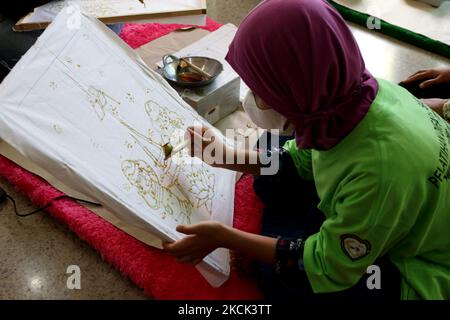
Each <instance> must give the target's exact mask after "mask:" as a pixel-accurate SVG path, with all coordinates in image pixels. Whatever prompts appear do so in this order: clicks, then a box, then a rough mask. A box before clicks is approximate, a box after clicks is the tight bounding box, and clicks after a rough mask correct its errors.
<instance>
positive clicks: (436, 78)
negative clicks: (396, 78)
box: [401, 69, 450, 89]
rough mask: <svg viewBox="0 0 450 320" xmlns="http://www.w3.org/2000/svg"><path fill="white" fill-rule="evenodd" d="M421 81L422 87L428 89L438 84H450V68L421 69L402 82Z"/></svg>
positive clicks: (420, 85)
mask: <svg viewBox="0 0 450 320" xmlns="http://www.w3.org/2000/svg"><path fill="white" fill-rule="evenodd" d="M414 82H420V84H419V87H420V88H421V89H427V88H430V87H432V86H434V85H437V84H444V83H447V84H449V85H450V69H432V70H421V71H417V72H416V73H415V74H413V75H412V76H410V77H409V78H408V79H406V80H404V81H402V82H401V84H410V83H414Z"/></svg>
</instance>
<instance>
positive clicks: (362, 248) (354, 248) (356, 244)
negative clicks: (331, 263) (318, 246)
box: [341, 234, 371, 261]
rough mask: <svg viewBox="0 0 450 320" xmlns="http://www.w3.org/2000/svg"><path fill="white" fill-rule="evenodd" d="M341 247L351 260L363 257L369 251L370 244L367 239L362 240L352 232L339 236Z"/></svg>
mask: <svg viewBox="0 0 450 320" xmlns="http://www.w3.org/2000/svg"><path fill="white" fill-rule="evenodd" d="M341 248H342V250H343V251H344V252H345V254H346V255H347V256H348V257H349V258H350V259H352V260H353V261H355V260H359V259H361V258H364V257H365V256H367V255H368V254H369V253H370V249H371V245H370V242H369V241H367V240H362V239H361V238H359V237H358V236H355V235H354V234H344V235H342V236H341Z"/></svg>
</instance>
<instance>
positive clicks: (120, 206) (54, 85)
mask: <svg viewBox="0 0 450 320" xmlns="http://www.w3.org/2000/svg"><path fill="white" fill-rule="evenodd" d="M74 14H77V15H78V17H77V19H78V22H79V24H78V25H75V26H76V27H74V24H72V23H69V22H71V21H72V22H73V19H74V17H73V15H74ZM75 20H76V19H75ZM196 121H198V122H200V123H202V124H203V125H205V126H210V125H209V124H208V123H207V122H206V121H205V120H203V119H202V118H200V117H199V116H198V114H197V113H196V112H195V111H193V110H192V109H191V108H190V107H189V105H187V104H186V103H185V102H184V101H183V100H182V99H181V98H180V97H179V96H178V95H177V93H176V92H175V91H174V90H173V89H172V88H171V87H170V86H169V85H168V84H167V82H166V81H165V80H163V79H162V78H161V77H160V76H159V75H158V74H156V73H155V72H154V71H152V70H151V69H150V68H148V67H147V66H146V65H145V64H144V63H143V62H142V60H141V59H140V58H139V57H138V56H137V55H136V54H135V53H134V52H133V51H132V50H131V49H130V48H129V47H128V46H127V45H126V44H125V43H123V41H122V40H121V39H120V38H119V37H118V36H117V35H116V34H114V32H112V31H111V30H109V29H108V28H107V27H106V26H105V25H104V24H103V23H101V22H100V21H98V20H97V19H95V18H92V17H89V16H87V15H85V14H81V13H80V12H75V13H74V12H68V11H66V10H63V11H61V13H60V14H59V15H58V16H57V17H56V18H55V20H54V22H53V23H52V24H51V25H50V26H49V27H48V28H47V30H46V31H45V32H44V33H43V35H42V36H41V37H40V38H39V39H38V40H37V42H36V44H35V45H34V46H33V47H32V48H31V49H30V50H29V51H28V52H27V53H26V54H25V55H24V56H23V58H22V59H21V60H20V61H19V62H18V63H17V65H16V66H15V67H14V69H13V70H12V71H11V73H10V74H9V75H8V76H7V78H5V80H4V81H3V83H2V84H1V85H0V137H1V138H2V139H3V140H5V141H6V142H7V143H8V144H10V145H11V146H12V147H14V148H15V149H16V150H18V151H19V152H20V153H21V154H23V155H24V156H25V157H27V158H28V159H30V160H31V161H33V162H34V163H36V164H37V165H38V166H40V167H42V168H43V169H44V170H46V171H48V172H49V173H51V174H52V175H54V176H55V178H56V179H58V180H60V181H63V182H64V183H65V184H66V185H67V186H68V187H70V188H72V189H74V190H75V191H77V192H80V193H82V194H86V195H89V196H90V197H91V198H93V199H94V200H95V201H97V202H99V203H101V204H102V205H103V206H104V207H105V208H107V209H108V210H110V211H112V212H113V213H114V214H115V215H117V217H118V218H120V219H121V220H123V221H125V222H127V223H129V224H131V225H135V226H136V227H138V228H140V229H142V230H146V231H148V232H149V233H151V234H155V235H157V236H159V237H160V238H162V239H165V240H177V239H180V238H182V237H184V235H182V234H179V233H178V232H176V231H175V227H176V225H178V224H180V223H196V222H199V221H204V220H210V219H213V220H218V221H221V222H223V223H225V224H227V225H231V224H232V221H233V209H234V187H235V173H233V172H230V171H227V170H222V169H215V168H211V167H208V166H206V165H205V164H203V163H201V162H199V161H198V162H197V163H196V164H190V163H188V162H187V161H190V160H191V158H190V157H189V156H188V155H187V154H186V153H185V152H184V153H181V154H180V155H178V156H175V157H174V158H173V159H172V160H171V161H169V162H167V163H165V162H163V161H162V160H163V157H164V156H163V152H162V150H161V146H160V145H162V144H164V143H166V142H171V143H173V144H175V143H177V142H179V141H182V139H183V135H184V131H185V129H186V127H187V126H189V125H192V124H194V123H195V122H196ZM199 270H200V272H202V274H204V275H206V278H207V280H208V281H209V282H210V283H211V284H212V285H213V286H220V285H221V284H222V283H223V282H224V281H226V279H227V277H228V275H229V253H228V251H227V250H224V249H219V250H216V251H215V252H213V253H212V254H211V255H209V256H208V257H206V258H205V260H204V262H202V264H200V265H199Z"/></svg>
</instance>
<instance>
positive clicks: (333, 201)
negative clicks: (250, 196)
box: [285, 80, 450, 299]
mask: <svg viewBox="0 0 450 320" xmlns="http://www.w3.org/2000/svg"><path fill="white" fill-rule="evenodd" d="M378 82H379V85H380V89H379V93H378V95H377V98H376V100H375V101H374V103H373V104H372V106H371V108H370V111H369V112H368V114H367V115H366V116H365V118H364V119H363V120H362V121H361V123H360V124H359V125H358V126H357V127H356V128H355V129H354V130H353V131H352V132H351V133H350V134H349V135H348V136H347V137H346V138H345V139H344V140H342V141H341V142H340V143H339V144H338V145H336V146H335V147H334V148H332V149H331V150H328V151H315V150H300V149H297V147H296V145H295V141H288V142H287V143H286V145H285V149H287V151H288V152H289V154H290V155H291V156H292V158H293V159H294V162H295V164H296V167H297V170H298V172H299V174H300V175H301V176H302V177H303V178H305V179H311V180H312V179H314V181H315V184H316V188H317V192H318V194H319V197H320V200H321V201H320V204H319V205H318V208H319V209H320V210H321V211H322V212H323V213H324V214H325V215H326V221H325V222H324V224H323V226H322V227H321V229H320V231H319V232H318V233H317V234H315V235H313V236H311V237H309V238H308V239H307V240H306V243H305V251H304V265H305V270H306V273H307V275H308V278H309V280H310V282H311V285H312V288H313V290H314V291H315V292H317V293H323V292H336V291H341V290H344V289H347V288H349V287H352V286H353V285H355V284H356V283H357V282H358V280H359V279H360V278H361V277H362V276H363V274H365V273H366V272H367V268H368V267H369V266H371V265H372V264H374V262H375V260H376V259H377V258H379V257H380V256H383V255H385V254H388V255H389V257H390V259H391V261H392V262H393V263H394V264H395V265H396V266H397V267H398V269H399V270H400V272H401V274H402V296H401V298H402V299H450V168H449V167H450V157H449V151H450V126H449V124H448V123H447V122H445V121H444V120H443V119H441V118H440V117H439V115H437V114H436V113H434V112H433V111H432V110H431V109H429V108H428V107H427V106H425V105H423V104H422V103H421V102H420V101H419V100H417V99H416V98H414V97H413V96H412V95H410V94H409V93H408V92H407V91H406V90H404V89H402V88H401V87H399V86H397V85H394V84H391V83H389V82H387V81H384V80H378ZM382 281H383V278H382V270H381V284H382Z"/></svg>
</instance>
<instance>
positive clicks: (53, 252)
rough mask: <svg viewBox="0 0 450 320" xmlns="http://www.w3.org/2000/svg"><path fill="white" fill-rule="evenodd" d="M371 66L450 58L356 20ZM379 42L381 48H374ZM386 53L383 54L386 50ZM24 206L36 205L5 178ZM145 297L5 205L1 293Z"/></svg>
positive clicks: (64, 231) (244, 4) (222, 6)
mask: <svg viewBox="0 0 450 320" xmlns="http://www.w3.org/2000/svg"><path fill="white" fill-rule="evenodd" d="M207 3H208V8H209V15H210V16H211V17H212V18H214V19H216V20H218V21H219V22H222V23H226V22H232V23H234V24H239V22H240V21H241V20H242V18H243V17H244V16H245V15H246V14H247V12H248V11H250V10H251V9H252V8H253V7H254V6H255V5H256V4H257V3H259V1H258V0H217V1H215V0H208V1H207ZM353 29H354V31H355V34H356V37H357V39H358V41H359V43H360V45H361V46H362V51H363V54H364V56H365V58H366V62H367V65H368V67H369V69H370V70H371V71H372V72H373V73H374V74H375V75H377V76H381V77H384V78H386V79H388V80H391V81H399V80H401V79H403V78H404V77H405V76H406V75H408V74H410V73H412V72H413V71H415V70H417V69H421V68H428V67H434V66H449V65H450V63H449V60H447V59H443V58H440V57H438V56H436V55H431V54H428V53H426V52H424V51H423V50H418V49H416V48H414V47H412V46H409V45H404V44H401V43H400V42H398V41H392V40H390V39H388V38H386V37H383V36H379V35H378V34H376V33H374V32H371V31H367V30H365V29H363V28H360V27H355V26H353ZM374 48H378V49H381V50H374ZM380 54H382V55H381V56H380ZM0 186H1V187H2V188H5V189H6V191H7V192H8V193H9V194H10V195H11V196H13V197H14V198H15V199H16V201H17V203H18V206H19V209H20V211H29V210H31V209H34V207H33V206H32V205H31V204H30V203H29V201H28V200H27V199H25V198H24V197H23V196H22V195H20V194H18V193H16V192H15V191H14V190H12V188H11V186H9V185H8V184H7V183H6V182H5V181H3V180H0ZM70 265H78V266H79V267H80V269H81V290H69V289H67V286H66V281H67V277H68V275H67V274H66V270H67V267H68V266H70ZM89 298H95V299H145V298H146V297H145V295H144V294H143V292H142V291H141V290H140V289H139V288H137V287H136V286H135V285H134V284H133V283H132V282H131V281H129V280H128V279H126V278H124V277H122V276H121V275H120V273H119V272H118V271H117V270H115V269H114V268H113V267H111V266H110V265H108V264H106V263H105V262H103V261H102V260H101V258H100V256H99V255H98V254H97V253H96V252H95V251H94V250H93V249H92V248H90V247H89V246H88V245H87V244H86V243H84V242H82V241H81V240H79V239H78V238H77V237H76V236H75V235H74V234H72V233H71V232H70V231H69V230H68V228H67V227H65V226H64V225H62V224H60V223H59V222H58V221H55V220H54V219H52V218H50V217H49V216H48V215H46V214H45V213H41V214H39V215H36V216H32V217H28V218H17V217H16V216H15V215H14V213H13V210H12V205H11V203H9V202H8V203H6V204H2V205H0V299H89Z"/></svg>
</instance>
